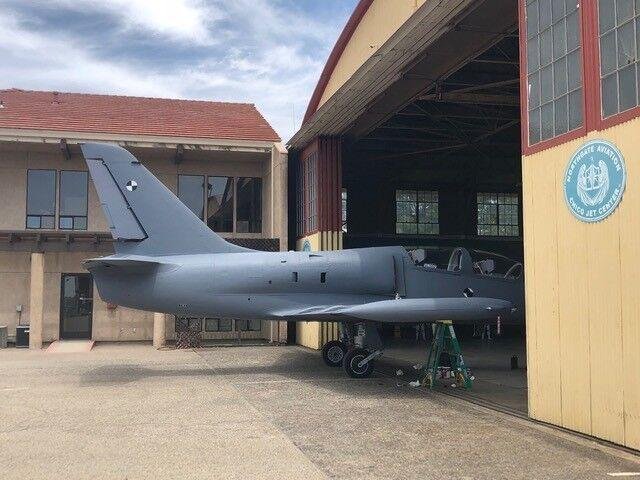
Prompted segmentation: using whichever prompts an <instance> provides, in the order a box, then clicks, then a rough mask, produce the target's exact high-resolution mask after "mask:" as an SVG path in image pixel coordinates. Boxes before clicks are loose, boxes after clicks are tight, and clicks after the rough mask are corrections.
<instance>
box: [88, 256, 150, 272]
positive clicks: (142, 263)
mask: <svg viewBox="0 0 640 480" xmlns="http://www.w3.org/2000/svg"><path fill="white" fill-rule="evenodd" d="M82 264H83V265H84V267H85V268H86V269H87V270H89V271H91V270H92V269H96V268H100V267H105V268H116V269H127V270H141V269H151V268H155V267H157V266H158V265H160V263H159V262H157V261H155V260H151V259H148V258H146V257H135V256H130V257H102V258H90V259H89V260H85V261H84V262H82Z"/></svg>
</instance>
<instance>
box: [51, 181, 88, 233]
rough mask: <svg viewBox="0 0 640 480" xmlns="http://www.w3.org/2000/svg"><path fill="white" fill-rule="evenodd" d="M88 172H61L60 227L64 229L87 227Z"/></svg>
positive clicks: (83, 228)
mask: <svg viewBox="0 0 640 480" xmlns="http://www.w3.org/2000/svg"><path fill="white" fill-rule="evenodd" d="M88 185H89V175H88V173H87V172H73V171H62V172H60V215H59V217H58V227H59V228H60V229H62V230H86V229H87V189H88Z"/></svg>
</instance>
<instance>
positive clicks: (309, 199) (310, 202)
mask: <svg viewBox="0 0 640 480" xmlns="http://www.w3.org/2000/svg"><path fill="white" fill-rule="evenodd" d="M303 169H304V176H305V179H304V187H305V217H304V218H305V221H304V224H305V225H304V226H305V228H304V230H305V233H311V232H315V231H316V230H317V228H318V185H317V178H318V177H317V176H318V154H317V152H316V153H312V154H311V155H309V157H308V158H307V159H306V160H305V161H304V163H303Z"/></svg>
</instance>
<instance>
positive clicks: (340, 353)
mask: <svg viewBox="0 0 640 480" xmlns="http://www.w3.org/2000/svg"><path fill="white" fill-rule="evenodd" d="M346 353H347V346H346V345H345V344H344V343H343V342H341V341H339V340H332V341H331V342H327V343H325V344H324V347H322V359H323V360H324V363H326V364H327V365H328V366H330V367H339V366H340V365H342V362H343V360H344V356H345V354H346Z"/></svg>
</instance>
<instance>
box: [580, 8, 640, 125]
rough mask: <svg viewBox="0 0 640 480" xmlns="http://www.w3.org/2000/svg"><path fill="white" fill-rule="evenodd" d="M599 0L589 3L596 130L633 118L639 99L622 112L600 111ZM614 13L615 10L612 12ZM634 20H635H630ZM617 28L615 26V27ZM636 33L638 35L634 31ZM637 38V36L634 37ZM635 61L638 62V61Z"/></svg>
mask: <svg viewBox="0 0 640 480" xmlns="http://www.w3.org/2000/svg"><path fill="white" fill-rule="evenodd" d="M599 8H600V1H599V0H595V1H594V2H593V3H591V4H589V8H588V9H589V10H590V15H591V17H592V18H591V22H592V28H593V39H592V40H593V43H594V46H593V50H594V58H593V61H594V65H595V66H594V74H593V77H594V81H595V85H596V88H594V92H593V94H594V104H595V105H594V106H595V129H596V130H604V129H607V128H611V127H614V126H616V125H619V124H620V123H624V122H628V121H629V120H633V119H634V118H636V117H638V116H640V101H639V102H638V105H636V106H635V107H631V108H629V109H627V110H624V111H622V112H618V113H614V114H613V115H611V116H609V117H606V118H605V117H604V113H603V111H602V77H601V75H600V69H601V68H602V66H601V62H600V54H601V52H600V10H599ZM614 15H615V12H614ZM631 21H632V22H635V20H631ZM616 28H617V27H616ZM636 35H638V34H637V33H636ZM636 38H637V37H636ZM636 56H638V52H636ZM637 63H640V61H638V62H637ZM636 88H637V89H640V82H638V79H636Z"/></svg>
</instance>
